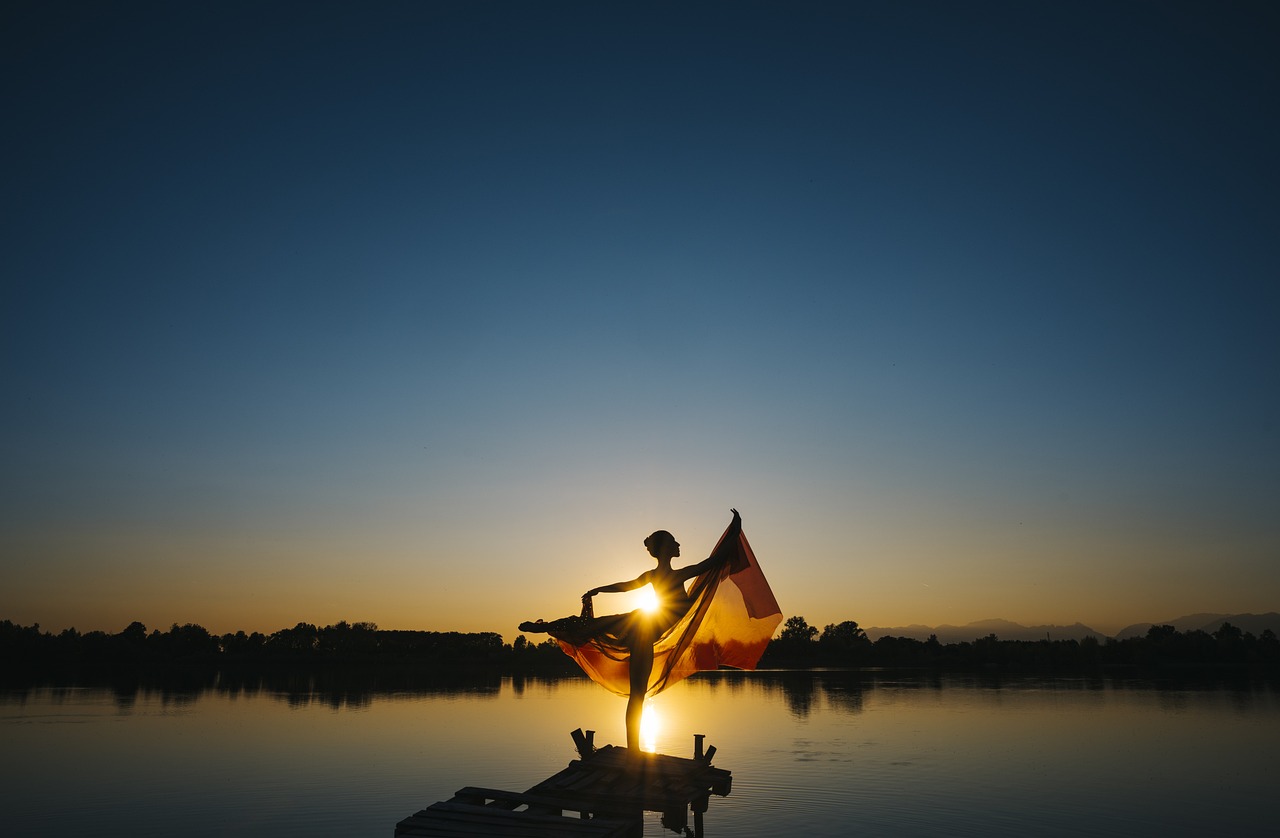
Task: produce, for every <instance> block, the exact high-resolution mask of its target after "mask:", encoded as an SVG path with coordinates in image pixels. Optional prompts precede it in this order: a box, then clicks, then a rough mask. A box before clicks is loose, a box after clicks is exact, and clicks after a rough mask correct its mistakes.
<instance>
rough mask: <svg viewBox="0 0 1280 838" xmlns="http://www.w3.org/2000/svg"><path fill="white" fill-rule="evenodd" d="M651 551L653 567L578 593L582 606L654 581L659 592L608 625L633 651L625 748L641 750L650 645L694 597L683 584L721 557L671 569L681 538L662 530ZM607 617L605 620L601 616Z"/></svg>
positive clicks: (738, 519) (650, 541)
mask: <svg viewBox="0 0 1280 838" xmlns="http://www.w3.org/2000/svg"><path fill="white" fill-rule="evenodd" d="M729 511H730V512H732V513H733V523H732V524H730V525H729V526H730V529H731V530H739V529H741V528H742V516H740V515H739V514H738V510H736V509H731V510H729ZM644 546H645V547H646V548H648V550H649V555H651V556H653V557H654V558H655V559H656V560H657V561H658V566H657V567H655V568H654V569H653V570H646V571H645V572H644V573H641V574H640V575H639V576H637V577H636V578H635V579H631V580H628V581H625V582H614V583H613V584H612V585H601V586H600V587H599V588H592V589H591V590H589V591H587V592H586V593H585V594H583V595H582V601H583V604H584V605H587V604H588V603H590V601H591V598H592V597H594V596H595V595H596V594H610V593H624V592H626V591H634V590H636V589H637V588H643V587H644V586H645V585H652V586H653V592H654V594H656V596H657V608H655V609H654V610H653V611H652V612H650V611H646V610H645V609H643V608H638V609H636V610H635V611H632V612H631V613H629V614H619V615H617V616H618V617H619V618H620V619H618V620H617V621H616V622H615V623H613V624H612V625H611V628H612V629H613V631H614V633H615V634H616V635H617V636H618V637H620V638H622V640H624V641H625V642H626V646H627V649H628V650H629V651H630V652H631V658H630V663H631V690H630V695H628V696H627V717H626V718H627V748H628V749H630V750H631V751H632V753H635V752H636V751H638V750H639V748H640V717H641V715H642V714H643V712H644V696H645V692H646V691H647V690H648V688H649V676H650V675H652V674H653V644H654V642H655V641H657V639H658V638H659V637H661V636H662V634H663V633H664V632H666V631H667V629H669V628H671V627H672V626H673V625H675V624H676V623H677V622H679V621H680V619H681V618H682V617H683V616H684V615H685V613H686V612H688V610H689V606H691V605H693V598H692V597H691V596H689V592H688V591H686V590H685V586H684V583H685V582H686V581H688V580H690V579H692V578H694V577H695V576H701V575H702V574H704V573H706V572H707V571H708V570H711V569H712V568H713V567H715V566H716V565H717V564H719V563H720V562H722V561H724V558H723V557H716V556H712V557H710V558H707V559H703V560H702V561H700V562H698V563H697V564H695V565H689V566H688V567H681V568H674V567H672V566H671V560H672V559H674V558H678V557H679V556H680V542H678V541H676V539H675V536H673V535H672V534H671V533H669V532H667V531H666V530H657V531H655V532H654V533H653V534H652V535H650V536H649V537H648V538H646V539H645V540H644ZM584 610H585V611H586V613H591V612H592V611H594V607H588V608H586V609H584ZM605 619H608V618H605Z"/></svg>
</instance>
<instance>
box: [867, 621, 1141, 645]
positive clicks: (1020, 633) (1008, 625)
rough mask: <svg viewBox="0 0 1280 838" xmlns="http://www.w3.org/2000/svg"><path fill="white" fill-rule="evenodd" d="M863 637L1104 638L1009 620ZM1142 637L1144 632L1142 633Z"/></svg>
mask: <svg viewBox="0 0 1280 838" xmlns="http://www.w3.org/2000/svg"><path fill="white" fill-rule="evenodd" d="M865 631H866V632H867V637H869V638H870V639H872V640H879V639H880V638H881V637H910V638H912V639H914V640H928V639H929V635H931V634H936V635H937V636H938V642H939V643H944V644H946V643H965V642H969V641H973V640H977V639H978V638H980V637H986V636H987V635H989V634H994V635H995V636H996V637H998V638H1000V639H1001V640H1044V639H1046V638H1048V639H1050V640H1083V639H1084V638H1086V637H1094V638H1097V639H1098V640H1105V639H1106V635H1105V634H1103V633H1102V632H1099V631H1094V630H1093V629H1091V628H1089V627H1088V626H1086V625H1084V624H1083V623H1074V624H1072V625H1069V626H1057V625H1046V626H1024V625H1022V624H1020V623H1014V622H1010V621H1009V620H978V621H977V622H973V623H966V624H965V625H963V626H952V625H941V626H923V625H919V624H915V625H910V626H895V627H892V628H883V627H880V626H873V627H871V628H868V629H866V630H865ZM1143 633H1144V634H1145V633H1146V629H1143Z"/></svg>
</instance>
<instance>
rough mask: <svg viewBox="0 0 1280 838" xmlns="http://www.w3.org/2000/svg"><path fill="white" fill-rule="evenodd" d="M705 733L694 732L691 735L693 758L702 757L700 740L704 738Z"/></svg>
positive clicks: (705, 736)
mask: <svg viewBox="0 0 1280 838" xmlns="http://www.w3.org/2000/svg"><path fill="white" fill-rule="evenodd" d="M706 738H707V735H706V734H705V733H695V734H694V735H693V758H694V759H702V740H703V739H706Z"/></svg>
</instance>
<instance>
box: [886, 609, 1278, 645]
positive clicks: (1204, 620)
mask: <svg viewBox="0 0 1280 838" xmlns="http://www.w3.org/2000/svg"><path fill="white" fill-rule="evenodd" d="M1223 623H1231V625H1233V626H1236V627H1237V628H1239V629H1241V630H1242V631H1246V632H1248V633H1250V634H1252V635H1254V636H1257V635H1260V634H1262V632H1263V631H1264V630H1266V629H1268V628H1269V629H1271V630H1272V631H1273V632H1275V633H1276V634H1280V613H1276V612H1275V611H1271V612H1268V613H1266V614H1209V613H1203V614H1188V615H1187V616H1185V617H1178V618H1177V619H1173V620H1164V621H1162V622H1159V623H1134V624H1133V625H1130V626H1125V627H1124V628H1123V629H1121V630H1120V631H1118V632H1116V635H1115V639H1116V640H1124V639H1125V638H1128V637H1141V636H1143V635H1145V634H1146V633H1147V629H1149V628H1151V627H1152V626H1153V625H1160V626H1173V627H1174V628H1176V629H1177V630H1178V631H1183V632H1185V631H1194V630H1197V629H1198V630H1200V631H1205V632H1208V633H1209V634H1212V633H1214V632H1215V631H1217V630H1218V629H1219V628H1221V627H1222V624H1223ZM864 630H865V631H866V633H867V637H869V638H870V639H872V640H878V639H880V638H881V637H885V636H888V637H910V638H913V639H915V640H928V639H929V636H930V635H937V637H938V642H939V643H964V642H968V641H973V640H976V639H978V638H980V637H986V636H987V635H989V634H994V635H995V636H996V637H998V638H999V639H1001V640H1045V639H1046V638H1047V639H1049V640H1083V639H1084V638H1086V637H1093V638H1096V639H1098V640H1105V639H1107V635H1105V634H1103V633H1102V632H1100V631H1095V630H1094V629H1092V628H1090V627H1089V626H1086V625H1085V624H1084V623H1073V624H1071V625H1069V626H1061V625H1042V626H1024V625H1022V624H1021V623H1014V622H1011V621H1009V620H999V619H993V620H978V621H976V622H973V623H966V624H965V625H963V626H953V625H946V624H944V625H940V626H925V625H920V624H913V625H909V626H895V627H891V628H885V627H881V626H872V627H870V628H866V629H864Z"/></svg>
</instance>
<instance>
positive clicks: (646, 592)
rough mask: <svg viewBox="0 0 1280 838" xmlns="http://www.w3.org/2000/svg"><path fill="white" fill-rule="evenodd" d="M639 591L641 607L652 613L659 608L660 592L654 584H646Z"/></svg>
mask: <svg viewBox="0 0 1280 838" xmlns="http://www.w3.org/2000/svg"><path fill="white" fill-rule="evenodd" d="M639 593H640V607H641V608H643V609H644V610H645V611H648V612H650V613H653V612H654V611H657V610H658V593H657V591H655V590H654V589H653V586H652V585H645V586H644V587H643V588H641V589H640V592H639Z"/></svg>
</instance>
